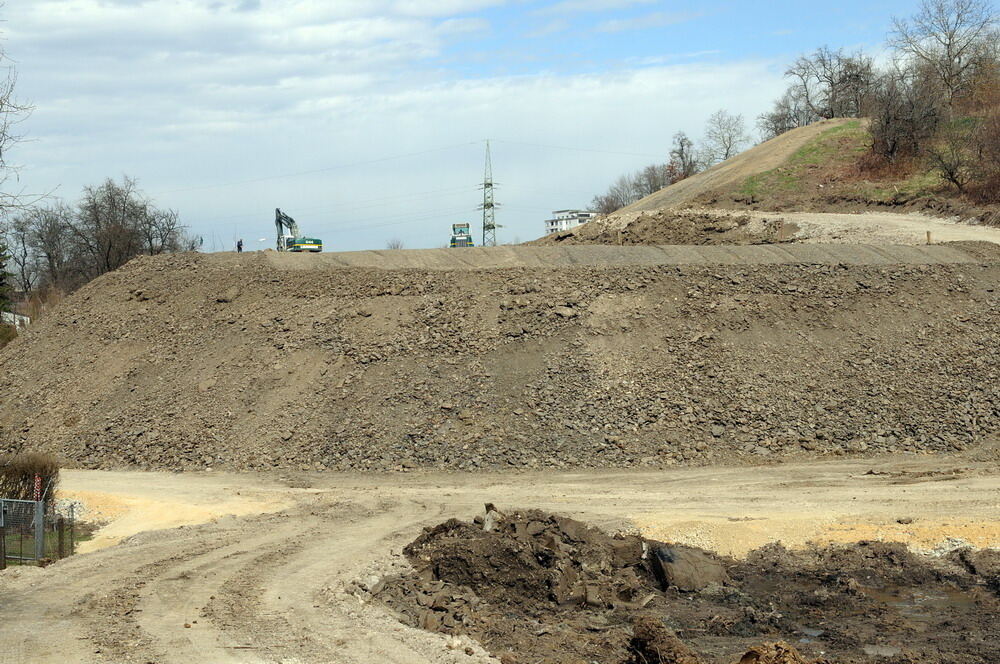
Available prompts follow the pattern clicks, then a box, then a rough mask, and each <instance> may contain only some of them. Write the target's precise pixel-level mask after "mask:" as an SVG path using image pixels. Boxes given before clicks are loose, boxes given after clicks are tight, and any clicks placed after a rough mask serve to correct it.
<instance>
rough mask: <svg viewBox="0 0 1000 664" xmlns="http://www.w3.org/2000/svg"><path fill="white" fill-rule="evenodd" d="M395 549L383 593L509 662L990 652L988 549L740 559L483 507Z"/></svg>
mask: <svg viewBox="0 0 1000 664" xmlns="http://www.w3.org/2000/svg"><path fill="white" fill-rule="evenodd" d="M404 553H405V555H406V556H407V558H408V559H409V560H410V562H411V563H412V565H413V572H412V573H410V574H407V575H404V576H401V577H396V578H389V579H383V580H382V581H381V582H380V583H379V584H377V586H375V587H374V588H373V590H372V592H373V593H374V595H375V596H376V597H377V599H379V600H380V601H382V602H383V603H385V604H387V605H388V606H389V607H391V608H392V609H393V610H394V611H395V612H396V613H397V614H398V616H399V618H400V620H402V621H403V622H405V623H407V624H410V625H414V626H419V627H421V628H423V629H427V630H430V631H435V632H440V633H444V634H449V635H455V636H458V635H468V636H470V637H472V638H474V639H476V640H477V641H479V642H480V643H482V644H483V646H484V647H485V648H487V649H488V650H489V651H491V652H492V653H493V654H494V655H496V656H498V657H500V658H501V661H503V662H506V663H508V664H513V663H517V662H550V663H552V664H570V663H573V664H577V663H578V662H591V661H600V662H619V663H622V664H639V663H640V662H641V663H645V662H661V663H664V664H666V663H672V664H708V663H718V664H722V663H723V662H725V663H735V662H739V663H740V664H803V663H806V662H809V663H811V662H839V663H843V664H848V663H852V664H853V663H856V664H860V663H862V662H866V663H867V662H876V661H878V662H891V663H893V664H918V663H919V664H938V663H944V662H949V663H955V664H958V663H959V662H962V663H968V664H971V663H973V662H974V663H976V664H986V663H987V662H995V661H1000V659H998V658H1000V612H998V610H1000V554H998V553H997V552H994V551H980V552H975V551H972V550H959V551H954V552H952V553H950V554H948V555H947V556H945V557H942V558H929V557H920V556H916V555H914V554H912V553H910V552H909V551H907V550H906V548H905V547H903V546H902V545H897V544H885V543H874V542H862V543H859V544H856V545H852V546H840V547H832V548H824V549H812V550H806V551H789V550H786V549H784V548H783V547H781V546H780V545H770V546H767V547H764V548H762V549H759V550H757V551H754V552H752V553H751V554H750V555H749V556H748V557H747V558H746V559H745V560H734V559H730V558H723V557H719V556H716V555H714V554H712V553H710V552H706V551H701V550H699V549H693V548H690V547H682V546H673V545H669V544H664V543H662V542H655V541H650V540H644V539H642V538H640V537H638V536H635V535H632V534H621V533H618V534H614V535H609V534H607V533H605V532H603V531H601V530H599V529H596V528H593V527H591V526H588V525H586V524H584V523H581V522H579V521H576V520H574V519H569V518H566V517H562V516H557V515H552V514H546V513H542V512H539V511H536V510H525V511H514V512H511V513H508V514H505V513H502V512H501V511H499V510H497V509H496V508H495V507H494V506H493V505H487V509H486V514H485V516H484V517H477V519H476V520H475V521H474V522H472V523H468V522H462V521H458V520H454V519H452V520H450V521H447V522H445V523H443V524H441V525H439V526H436V527H434V528H429V529H427V530H425V532H424V533H423V534H422V535H421V536H420V537H418V538H417V539H416V540H415V541H414V542H413V543H411V544H410V545H408V546H407V547H406V548H405V549H404ZM790 643H792V644H794V646H792V645H789V644H790Z"/></svg>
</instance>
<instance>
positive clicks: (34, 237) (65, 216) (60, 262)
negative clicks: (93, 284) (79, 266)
mask: <svg viewBox="0 0 1000 664" xmlns="http://www.w3.org/2000/svg"><path fill="white" fill-rule="evenodd" d="M72 220H73V210H72V209H71V208H70V207H68V206H67V205H64V204H63V203H56V204H54V205H51V206H48V207H40V208H36V209H35V210H33V211H32V213H31V225H32V229H31V230H32V233H31V244H32V248H33V249H34V251H35V253H36V255H37V260H38V264H39V271H40V273H41V276H40V279H39V280H40V285H41V286H48V287H53V288H58V289H63V290H67V289H69V288H71V287H72V286H73V274H72V270H73V252H74V245H73V242H72V237H71V236H70V224H71V223H72Z"/></svg>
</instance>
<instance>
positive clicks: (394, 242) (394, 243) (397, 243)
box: [385, 237, 403, 249]
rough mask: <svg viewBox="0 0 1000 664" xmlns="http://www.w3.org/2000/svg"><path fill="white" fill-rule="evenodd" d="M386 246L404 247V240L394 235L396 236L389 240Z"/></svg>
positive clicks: (392, 247) (390, 247) (391, 247)
mask: <svg viewBox="0 0 1000 664" xmlns="http://www.w3.org/2000/svg"><path fill="white" fill-rule="evenodd" d="M385 248H386V249H402V248H403V241H402V240H400V239H399V238H398V237H394V238H392V239H391V240H389V241H388V242H386V243H385Z"/></svg>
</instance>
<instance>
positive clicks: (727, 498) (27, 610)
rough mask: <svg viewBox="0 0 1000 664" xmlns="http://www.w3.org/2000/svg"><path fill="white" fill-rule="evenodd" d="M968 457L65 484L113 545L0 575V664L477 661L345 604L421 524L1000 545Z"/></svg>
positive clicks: (739, 540)
mask: <svg viewBox="0 0 1000 664" xmlns="http://www.w3.org/2000/svg"><path fill="white" fill-rule="evenodd" d="M978 458H985V457H978ZM975 459H976V458H974V457H971V456H959V455H955V456H949V457H940V456H939V457H933V458H919V457H907V458H903V457H895V458H889V459H881V460H870V459H869V460H855V461H835V462H824V463H809V464H796V465H782V466H780V467H758V468H725V467H722V468H720V467H714V468H704V469H682V470H670V471H658V472H650V471H642V472H635V471H627V472H606V471H605V472H600V473H595V472H575V473H545V474H544V475H542V474H442V473H415V474H404V475H361V474H332V473H327V474H294V475H292V474H285V475H278V474H250V473H244V474H222V473H185V474H172V473H139V472H134V473H131V472H101V471H67V472H66V475H65V477H64V485H65V493H66V496H67V497H72V498H75V499H83V500H84V501H85V502H86V501H88V500H89V501H91V503H92V505H93V506H94V512H95V513H104V514H105V515H106V517H107V518H109V519H110V523H109V525H108V528H111V529H114V528H117V530H116V531H115V533H116V534H115V537H116V538H119V537H125V539H124V541H122V542H121V543H120V544H118V545H116V546H107V547H106V548H104V549H102V550H99V551H96V552H93V553H87V554H82V555H78V556H75V557H73V558H70V559H68V560H65V561H63V562H60V563H57V564H55V565H52V566H50V567H48V568H45V569H37V568H24V569H17V570H8V571H7V572H5V573H2V574H0V596H2V597H3V602H2V603H0V625H2V626H3V629H0V662H8V661H10V662H21V661H32V662H39V663H47V662H53V663H55V662H59V663H61V662H66V661H73V662H158V663H167V662H192V661H197V662H351V663H353V662H359V663H360V662H374V661H378V662H400V663H402V662H406V663H407V664H411V663H431V662H433V663H438V662H467V663H470V664H471V663H474V662H485V661H487V659H486V657H485V655H484V653H483V652H482V651H481V650H480V649H478V646H476V645H475V644H473V643H470V642H465V641H456V640H451V641H449V640H447V639H446V638H444V637H442V636H439V635H434V634H430V633H427V632H423V631H420V630H416V629H412V628H409V627H405V626H403V625H401V624H400V623H398V622H396V621H395V620H394V618H393V617H392V616H391V615H389V614H388V613H387V612H386V610H385V609H384V608H380V607H377V606H373V605H369V604H367V603H366V601H365V600H364V599H361V598H364V597H366V596H367V595H366V594H365V593H361V592H358V593H355V592H353V589H355V588H357V584H358V583H361V584H363V585H364V584H372V583H375V582H376V581H377V579H379V578H381V577H382V576H384V575H385V574H386V573H388V572H390V571H392V570H399V569H402V568H403V566H405V563H404V561H403V559H402V558H401V557H400V556H399V552H400V550H401V548H402V547H403V546H404V545H405V544H406V543H408V542H409V541H411V540H412V539H413V538H414V537H415V536H416V535H417V534H418V533H419V532H420V529H421V528H422V527H424V526H430V525H434V524H437V523H440V522H441V521H443V520H445V519H447V518H449V517H462V518H469V517H471V516H473V515H475V514H477V513H479V512H480V511H481V510H482V506H483V504H484V503H485V502H487V501H492V502H494V503H496V504H498V505H502V506H509V507H515V506H516V507H537V508H541V509H546V510H551V511H553V512H557V513H561V514H566V515H570V516H574V517H577V518H581V519H584V520H587V521H589V522H591V523H594V524H596V525H600V526H602V527H605V528H612V529H613V528H616V527H641V528H642V530H643V531H644V532H645V533H646V534H649V535H651V536H655V537H663V538H670V539H673V540H675V541H681V542H689V543H693V544H699V545H701V546H704V547H708V548H713V549H716V550H718V551H721V552H724V553H730V554H735V555H740V554H741V553H745V552H746V551H747V550H749V549H750V548H753V547H756V546H759V545H760V544H762V543H763V542H766V541H773V540H776V539H780V540H781V541H783V542H785V543H786V544H787V545H790V546H802V545H804V544H805V542H806V541H808V540H814V541H817V542H827V541H853V540H858V539H864V538H876V539H877V538H887V539H896V540H904V541H908V542H909V543H910V544H911V546H913V547H915V548H918V549H922V550H933V549H934V548H935V547H941V546H945V547H946V546H950V545H953V543H954V542H953V540H949V537H959V538H961V539H963V540H964V541H967V542H969V543H971V544H973V545H976V546H994V547H995V546H1000V521H998V513H997V510H996V495H997V489H998V488H1000V472H998V471H997V468H996V465H995V464H992V463H984V462H982V461H977V460H975ZM153 501H156V502H159V503H161V504H169V505H172V506H173V509H174V511H175V512H176V514H175V515H174V518H175V521H174V522H173V523H171V525H176V523H177V521H176V519H178V518H179V519H181V520H182V521H185V522H186V523H188V524H189V525H184V526H180V527H176V528H172V529H167V530H159V531H154V532H145V533H138V532H137V531H138V530H140V529H141V528H142V527H143V526H142V523H143V522H144V521H146V520H148V521H149V525H148V526H145V527H156V525H157V523H158V522H157V521H156V519H153V518H149V517H148V515H149V512H148V509H149V505H150V504H151V503H152V502H153ZM211 505H215V506H216V508H215V509H211V508H210V506H211ZM136 510H138V511H139V512H142V511H143V510H147V511H146V516H142V518H138V517H137V513H136ZM254 510H256V511H259V512H269V511H270V512H271V513H267V514H252V513H251V512H253V511H254ZM274 510H280V511H274ZM226 511H234V512H236V513H243V514H244V516H239V517H235V516H223V514H224V513H225V512H226ZM199 520H207V522H206V523H203V524H201V525H194V524H196V523H197V522H198V521H199ZM907 520H912V523H909V524H905V525H904V524H900V523H899V521H904V522H905V521H907ZM167 522H168V523H169V520H168V521H167ZM159 523H164V521H163V520H162V519H161V521H160V522H159ZM123 524H124V525H123ZM130 531H136V534H131V532H130ZM129 535H131V536H129ZM107 543H108V542H105V544H107ZM466 648H470V649H471V652H473V654H472V655H469V654H466V652H465V649H466Z"/></svg>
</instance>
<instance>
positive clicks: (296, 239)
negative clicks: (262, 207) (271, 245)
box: [274, 208, 323, 251]
mask: <svg viewBox="0 0 1000 664" xmlns="http://www.w3.org/2000/svg"><path fill="white" fill-rule="evenodd" d="M274 227H275V228H276V229H277V231H278V246H277V249H278V251H323V241H322V240H319V239H317V238H314V237H302V236H301V235H299V225H298V224H297V223H295V220H294V219H292V218H291V217H289V216H288V215H287V214H285V213H284V212H282V211H281V210H280V209H279V208H274Z"/></svg>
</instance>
